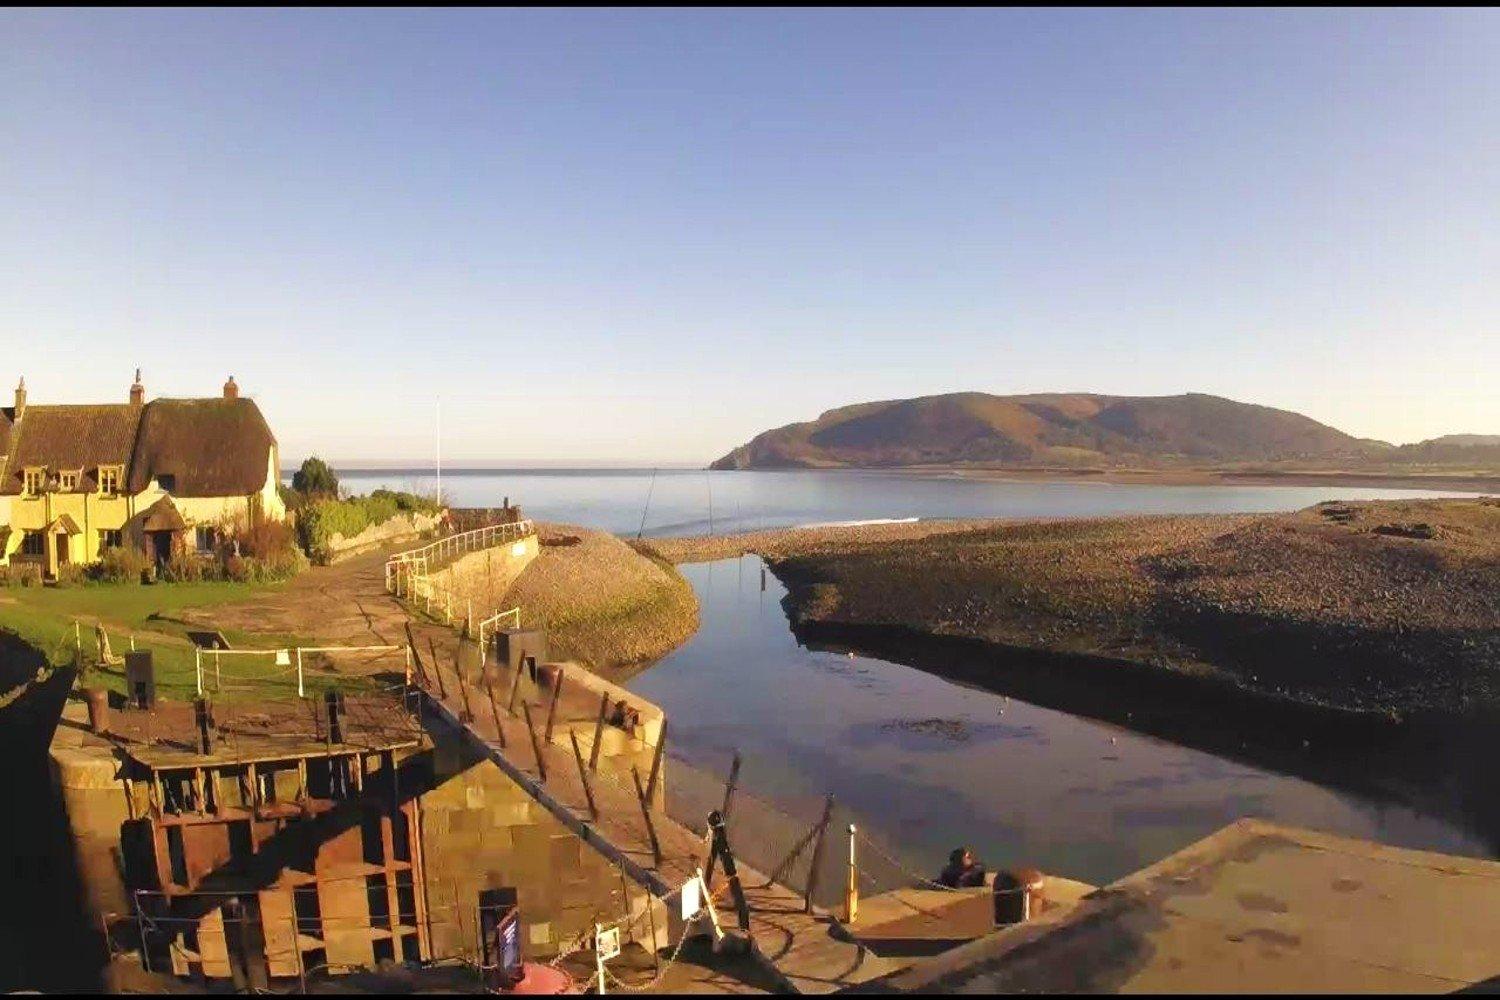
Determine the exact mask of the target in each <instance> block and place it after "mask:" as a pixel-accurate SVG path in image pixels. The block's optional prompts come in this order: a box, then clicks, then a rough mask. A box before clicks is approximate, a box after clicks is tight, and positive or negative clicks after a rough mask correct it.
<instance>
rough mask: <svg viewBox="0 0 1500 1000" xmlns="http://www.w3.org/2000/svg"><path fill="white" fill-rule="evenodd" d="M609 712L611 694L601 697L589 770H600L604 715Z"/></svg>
mask: <svg viewBox="0 0 1500 1000" xmlns="http://www.w3.org/2000/svg"><path fill="white" fill-rule="evenodd" d="M608 711H609V692H608V691H604V692H602V693H601V694H600V695H599V718H598V719H597V720H596V721H595V722H594V745H593V746H592V747H590V748H589V770H590V771H597V770H599V744H601V743H603V742H604V714H605V713H606V712H608Z"/></svg>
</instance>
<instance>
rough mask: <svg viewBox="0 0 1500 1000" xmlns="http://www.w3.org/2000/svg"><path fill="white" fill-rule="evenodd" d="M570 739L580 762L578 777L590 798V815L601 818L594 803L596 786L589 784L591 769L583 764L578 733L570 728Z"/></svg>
mask: <svg viewBox="0 0 1500 1000" xmlns="http://www.w3.org/2000/svg"><path fill="white" fill-rule="evenodd" d="M568 739H569V740H571V741H572V743H573V759H574V760H576V761H577V762H578V779H579V780H580V781H582V782H583V797H584V798H586V799H588V800H589V816H590V817H591V818H592V819H598V818H599V807H598V806H596V805H594V786H592V785H590V784H589V769H588V768H586V767H584V766H583V751H582V750H580V749H578V734H577V733H576V732H574V731H573V730H571V729H569V730H568Z"/></svg>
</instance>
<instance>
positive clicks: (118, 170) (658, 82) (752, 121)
mask: <svg viewBox="0 0 1500 1000" xmlns="http://www.w3.org/2000/svg"><path fill="white" fill-rule="evenodd" d="M1497 52H1500V18H1497V15H1495V14H1493V13H1454V12H1432V13H1423V12H1377V13H1350V12H1311V13H1307V12H1304V13H1289V12H1270V13H1212V12H1185V13H1161V12H1139V13H1131V12H1042V13H1026V12H1019V13H980V12H941V11H935V12H896V11H872V12H854V11H840V12H807V13H802V12H727V13H720V12H645V13H609V12H582V13H569V12H531V13H514V12H510V13H507V12H500V13H467V12H438V13H425V12H372V13H358V12H282V13H253V12H252V13H236V12H218V13H215V12H182V11H173V12H150V13H118V12H102V11H92V12H63V13H53V12H6V13H0V344H3V346H4V347H5V348H6V350H5V351H4V356H5V359H6V363H7V364H8V365H9V366H11V367H12V368H13V369H14V371H13V373H12V374H11V375H4V374H3V373H0V378H3V379H4V380H5V382H6V383H10V382H12V381H13V378H14V376H15V375H19V374H22V373H24V374H25V375H26V376H27V381H28V384H29V385H30V387H31V390H32V399H33V400H34V401H42V400H57V401H84V400H96V399H114V398H120V399H123V398H124V397H125V392H126V387H127V385H128V383H129V380H130V374H131V372H132V370H133V369H134V368H135V367H136V366H137V365H140V366H141V367H143V368H144V369H145V371H146V378H147V383H148V389H149V390H150V391H151V392H152V393H153V394H156V393H161V394H175V395H187V394H201V393H204V392H217V391H218V387H219V385H220V384H221V383H222V382H223V380H224V377H225V375H227V374H229V373H231V372H232V373H233V374H234V375H235V376H236V377H237V378H238V380H239V382H240V383H241V385H242V386H243V387H244V389H245V391H246V392H247V393H250V394H252V395H254V396H255V397H256V398H257V399H258V400H259V401H260V402H261V405H262V406H263V408H264V409H265V411H266V412H267V414H268V416H269V417H270V418H271V421H272V424H273V426H274V428H275V429H276V431H277V433H278V436H279V437H280V439H281V442H282V447H283V453H284V454H285V455H286V456H287V457H288V458H295V457H300V456H301V455H303V454H306V453H307V452H308V451H312V450H316V451H319V452H321V453H323V454H325V455H329V456H332V457H334V458H337V459H345V460H348V459H408V458H416V457H424V456H428V455H430V453H431V451H432V439H433V414H434V406H433V400H434V398H435V397H437V396H438V395H441V396H442V397H443V399H444V404H443V415H444V416H443V423H444V428H443V441H444V451H445V455H446V457H447V458H448V459H450V460H455V461H456V460H468V461H483V460H495V461H534V460H537V459H552V460H560V461H568V460H577V459H592V460H599V459H606V460H614V461H620V462H625V463H640V462H659V461H672V460H678V461H706V460H708V459H710V458H713V457H715V456H716V455H718V454H720V453H722V452H724V451H727V450H728V449H729V448H730V447H731V446H733V445H736V444H738V443H740V442H742V441H743V440H745V439H746V438H748V437H749V436H751V435H752V434H753V433H754V432H757V431H759V430H761V429H764V428H766V427H769V426H773V425H778V424H781V423H785V422H788V421H792V420H797V419H806V418H809V417H811V416H813V415H814V414H816V413H818V412H819V411H821V410H823V409H826V408H828V407H831V406H836V405H840V404H844V403H849V402H854V401H859V400H864V399H878V398H891V397H897V396H908V395H915V394H923V393H934V392H945V391H950V390H959V389H977V390H986V391H991V392H1021V391H1042V390H1089V391H1099V392H1112V393H1144V394H1157V393H1174V392H1180V391H1186V390H1196V391H1203V392H1213V393H1219V394H1222V395H1227V396H1231V397H1234V398H1238V399H1244V400H1249V401H1254V402H1261V403H1266V404H1270V405H1276V406H1283V407H1287V408H1291V409H1296V410H1300V411H1302V412H1305V413H1308V414H1310V415H1312V416H1314V417H1317V418H1318V419H1321V420H1324V421H1327V422H1329V423H1332V424H1334V425H1335V426H1338V427H1340V428H1342V429H1345V430H1348V431H1350V432H1352V433H1356V434H1361V435H1369V436H1374V437H1383V438H1386V439H1391V440H1396V441H1407V440H1415V439H1420V438H1424V437H1429V436H1432V435H1436V434H1442V433H1448V432H1461V431H1466V432H1488V433H1495V432H1500V392H1497V391H1496V376H1497V374H1500V336H1497V332H1500V59H1497V58H1496V54H1497ZM3 388H4V389H6V390H8V389H9V384H6V385H5V386H3Z"/></svg>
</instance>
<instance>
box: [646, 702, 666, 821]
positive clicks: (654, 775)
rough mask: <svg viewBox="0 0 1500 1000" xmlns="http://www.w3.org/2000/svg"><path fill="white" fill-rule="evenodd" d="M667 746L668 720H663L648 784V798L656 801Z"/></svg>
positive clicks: (652, 759) (657, 737)
mask: <svg viewBox="0 0 1500 1000" xmlns="http://www.w3.org/2000/svg"><path fill="white" fill-rule="evenodd" d="M666 746H667V720H666V719H662V720H661V731H660V732H659V733H657V736H656V753H654V754H653V755H652V757H651V777H650V779H649V780H648V781H647V782H646V798H647V799H649V800H651V801H653V802H654V801H655V800H656V783H657V782H658V781H659V780H660V779H661V755H662V751H663V750H664V749H666Z"/></svg>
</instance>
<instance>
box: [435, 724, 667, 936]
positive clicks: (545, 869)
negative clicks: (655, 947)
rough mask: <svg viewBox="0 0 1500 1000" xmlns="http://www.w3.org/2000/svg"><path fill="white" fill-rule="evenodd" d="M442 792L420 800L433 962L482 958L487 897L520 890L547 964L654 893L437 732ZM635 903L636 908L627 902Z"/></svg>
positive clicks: (459, 742)
mask: <svg viewBox="0 0 1500 1000" xmlns="http://www.w3.org/2000/svg"><path fill="white" fill-rule="evenodd" d="M435 734H436V735H437V740H436V744H435V748H434V751H433V774H434V780H435V787H434V788H433V789H432V791H430V792H428V793H427V794H425V795H423V796H422V798H421V808H422V851H423V857H424V861H425V869H426V876H427V900H428V909H429V911H430V913H431V920H432V940H433V949H434V954H437V955H461V954H462V955H467V954H471V953H472V952H473V951H474V948H475V942H476V940H477V933H476V931H475V927H474V921H475V912H474V911H475V904H476V900H477V898H478V893H479V890H480V889H485V888H495V887H500V886H511V887H514V888H516V889H517V890H518V892H519V897H520V905H521V912H522V914H523V915H524V925H523V934H524V937H523V942H522V943H523V947H524V950H525V953H526V955H527V956H528V957H532V958H545V957H549V956H552V955H555V954H557V953H558V951H559V950H560V949H561V948H563V947H566V946H568V945H570V944H572V943H573V942H575V941H577V940H578V939H579V938H580V937H581V936H583V935H585V934H587V933H588V932H590V931H592V929H593V926H594V922H595V921H596V920H601V921H605V922H609V921H612V920H616V919H618V918H619V917H620V916H621V915H622V914H625V913H627V912H632V911H634V910H638V909H639V907H640V906H641V905H643V903H644V899H645V895H646V894H645V892H644V890H641V889H639V888H638V887H636V886H633V885H631V886H629V887H628V889H627V885H626V883H625V880H624V879H623V878H622V877H621V874H620V872H619V870H618V869H617V868H616V867H615V866H614V865H612V864H611V863H610V862H609V861H608V859H606V858H605V857H604V856H603V855H601V854H599V853H598V852H597V851H594V850H592V849H590V848H588V847H587V846H586V845H585V844H584V843H583V841H582V840H581V839H580V838H579V837H578V835H577V834H575V833H574V832H573V831H572V830H570V829H568V828H567V827H565V826H564V825H563V824H562V823H561V822H559V821H558V819H557V818H556V817H555V816H553V815H552V814H551V813H550V812H548V811H547V809H545V808H544V807H543V806H542V805H541V804H540V803H538V802H537V801H536V799H534V798H533V797H532V796H531V795H530V794H529V793H528V792H527V791H526V790H525V789H524V788H522V787H521V786H520V785H519V784H517V783H516V782H515V781H513V780H512V779H511V778H510V777H509V776H507V775H506V774H505V773H504V772H503V771H501V770H500V769H499V768H498V767H496V766H495V765H494V763H493V762H491V761H490V760H489V759H488V757H487V756H486V755H483V754H481V753H479V752H478V751H477V750H476V749H475V748H474V747H473V745H472V744H470V743H469V742H468V741H466V740H464V739H462V738H461V737H460V736H458V735H457V734H452V733H450V734H447V735H444V734H442V733H441V732H440V731H438V730H435ZM627 891H628V892H629V895H630V899H629V900H628V901H627V899H626V893H627Z"/></svg>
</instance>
